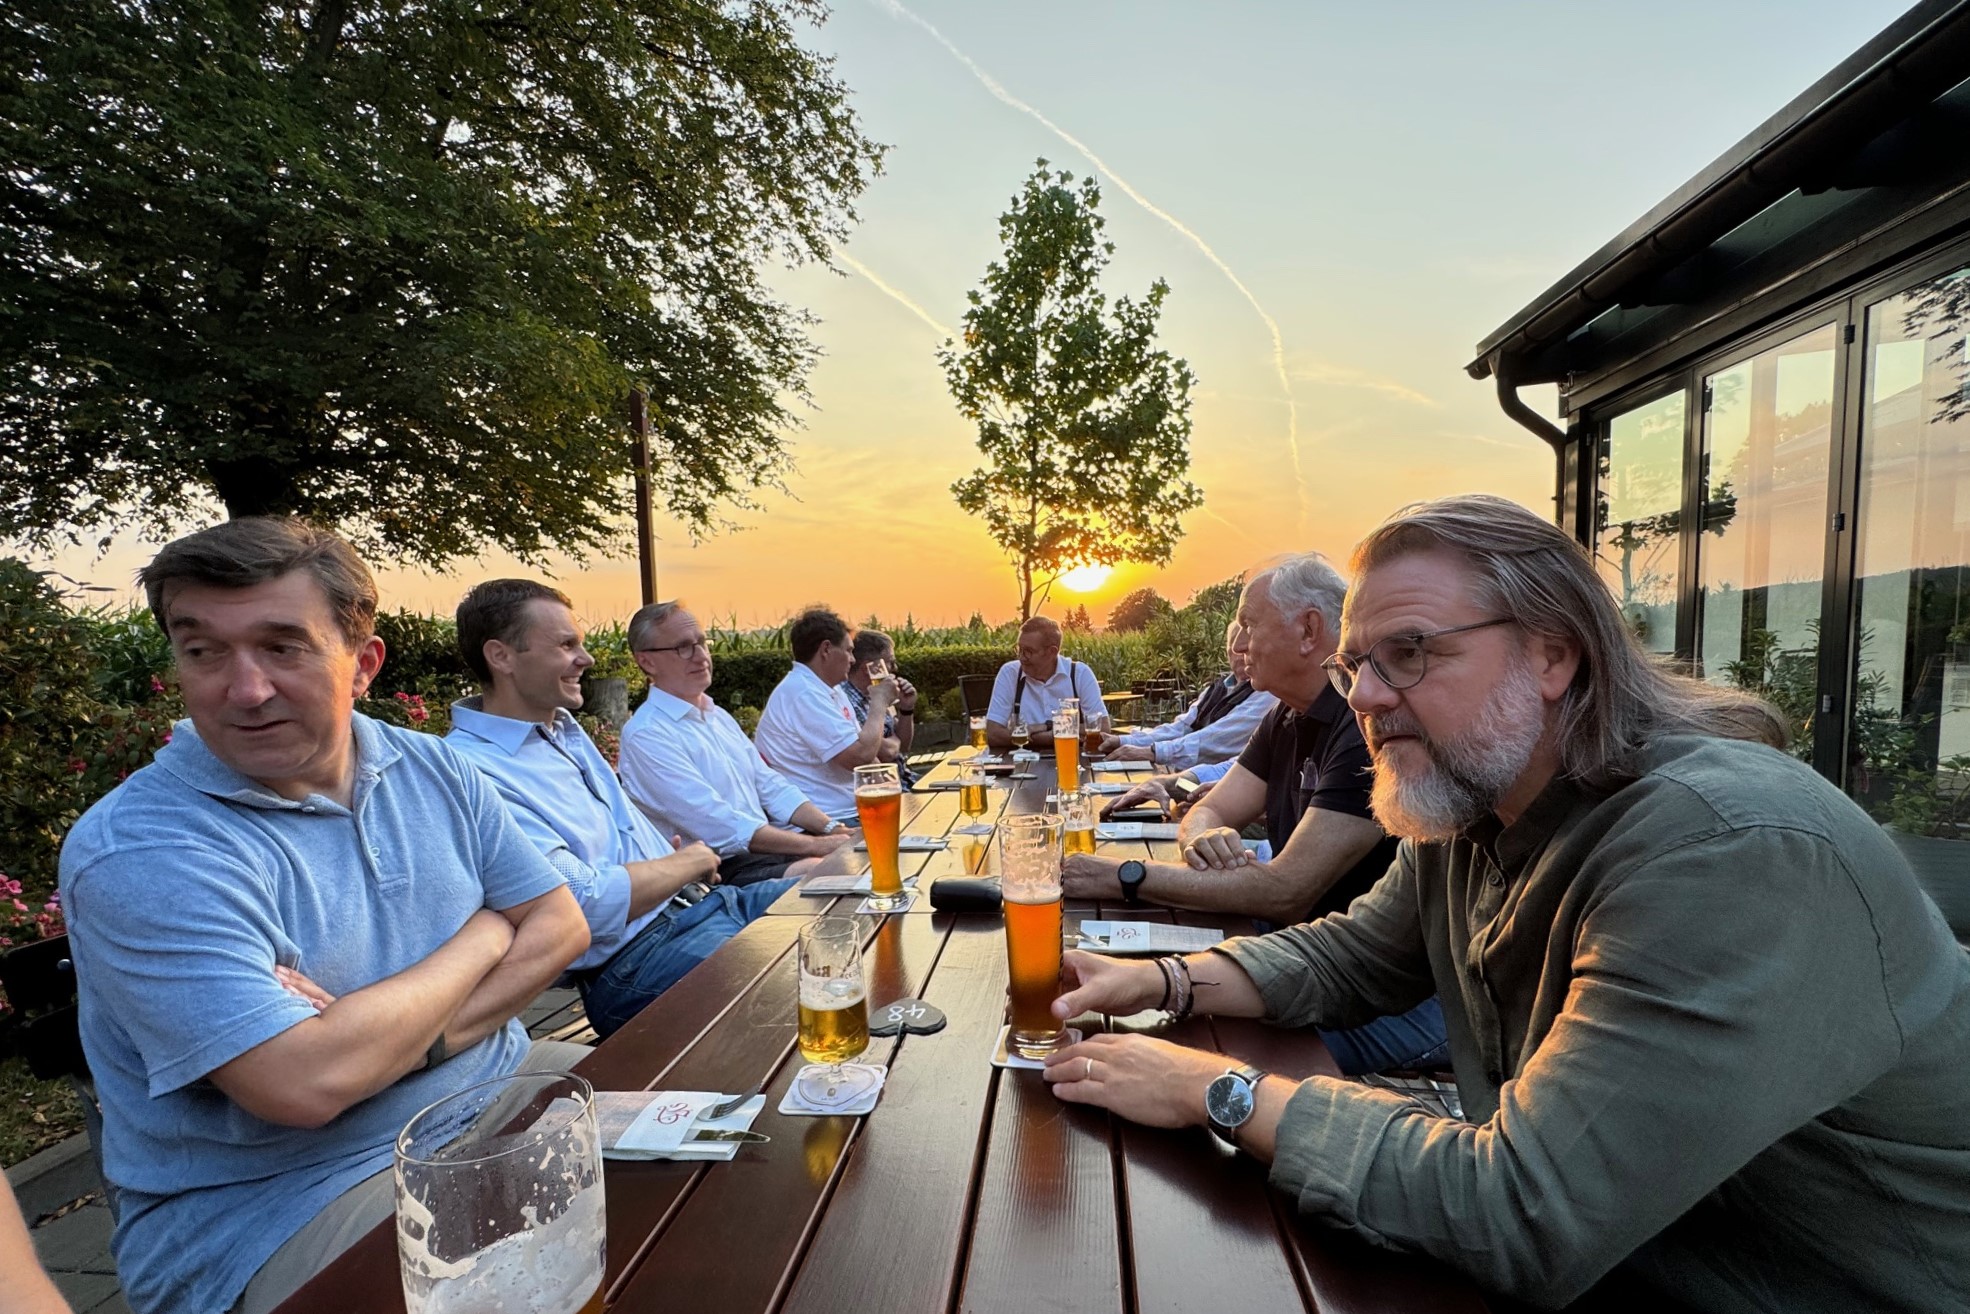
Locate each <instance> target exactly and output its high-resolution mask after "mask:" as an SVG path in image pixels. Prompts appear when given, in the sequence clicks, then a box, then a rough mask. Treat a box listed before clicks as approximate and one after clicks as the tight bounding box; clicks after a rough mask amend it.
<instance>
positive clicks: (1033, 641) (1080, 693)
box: [985, 616, 1108, 753]
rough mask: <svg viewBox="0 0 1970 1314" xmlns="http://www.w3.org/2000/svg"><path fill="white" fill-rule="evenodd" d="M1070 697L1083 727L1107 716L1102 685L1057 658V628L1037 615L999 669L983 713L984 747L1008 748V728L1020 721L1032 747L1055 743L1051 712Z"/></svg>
mask: <svg viewBox="0 0 1970 1314" xmlns="http://www.w3.org/2000/svg"><path fill="white" fill-rule="evenodd" d="M1068 698H1078V699H1080V700H1081V724H1082V725H1086V724H1088V722H1090V721H1093V720H1095V719H1096V718H1099V717H1105V716H1107V715H1108V708H1107V707H1105V706H1103V704H1102V701H1101V682H1100V681H1098V680H1096V679H1095V676H1094V671H1093V670H1092V669H1090V668H1089V666H1088V664H1087V663H1086V662H1077V661H1075V660H1074V659H1073V658H1072V657H1062V656H1061V655H1060V625H1059V623H1058V622H1056V621H1053V620H1050V619H1048V618H1047V617H1045V616H1035V617H1033V618H1032V619H1031V620H1029V621H1027V622H1026V623H1025V624H1024V625H1022V626H1020V627H1019V659H1018V660H1017V661H1010V662H1007V663H1006V664H1005V665H1004V666H1001V667H1000V668H999V675H998V678H997V679H996V680H994V681H993V682H992V702H991V705H990V707H988V708H987V709H986V712H985V743H986V745H987V746H989V747H990V748H991V750H992V751H993V752H994V753H1003V752H1005V751H1006V750H1007V749H1008V748H1011V747H1012V726H1013V723H1014V722H1015V721H1024V722H1025V723H1026V727H1027V730H1028V731H1029V732H1030V737H1029V739H1028V742H1029V743H1031V744H1032V746H1033V747H1035V748H1046V747H1048V746H1050V745H1051V744H1052V743H1053V726H1052V724H1051V722H1052V720H1053V713H1054V709H1055V708H1057V707H1059V706H1060V704H1061V703H1062V702H1063V701H1064V700H1066V699H1068Z"/></svg>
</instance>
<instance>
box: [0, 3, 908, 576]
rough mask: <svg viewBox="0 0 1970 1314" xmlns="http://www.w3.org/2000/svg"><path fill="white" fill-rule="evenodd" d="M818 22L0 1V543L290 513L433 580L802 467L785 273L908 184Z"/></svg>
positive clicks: (746, 8) (793, 11)
mask: <svg viewBox="0 0 1970 1314" xmlns="http://www.w3.org/2000/svg"><path fill="white" fill-rule="evenodd" d="M825 16H826V9H825V7H824V6H823V5H822V4H821V3H820V2H819V0H720V2H719V3H684V4H679V3H675V0H528V2H527V3H520V4H515V3H498V4H494V3H485V2H484V0H429V2H428V3H409V2H408V0H283V2H282V3H272V2H271V0H143V2H133V0H0V30H4V31H6V32H7V34H8V35H7V38H6V40H5V44H4V46H0V51H3V52H4V53H0V160H4V161H5V165H6V167H5V169H4V170H0V533H4V534H8V535H12V536H16V537H20V538H24V539H26V540H28V541H29V542H31V543H34V544H36V545H37V546H43V547H45V546H49V545H51V544H53V543H55V542H57V541H59V540H62V539H67V540H70V541H74V540H76V539H77V538H78V537H79V535H80V534H81V533H82V532H84V531H94V530H108V529H113V528H115V527H116V526H118V525H120V524H123V523H129V522H134V523H136V524H139V525H141V526H143V527H145V528H146V529H148V530H150V531H152V532H154V533H155V532H163V531H168V530H171V529H174V528H176V527H178V526H181V525H183V524H186V523H189V522H194V521H202V520H204V519H206V518H208V517H209V514H210V508H211V505H212V503H213V502H214V501H215V500H216V501H217V502H218V503H220V504H222V505H223V506H224V507H225V508H226V510H227V511H228V512H230V513H231V514H234V515H239V514H246V513H253V512H269V511H298V512H303V513H306V514H309V515H312V516H315V517H317V518H320V519H323V520H326V521H329V522H332V523H335V524H338V525H340V526H341V527H342V528H343V529H344V530H345V531H346V532H349V533H350V534H351V536H352V537H354V538H355V539H357V540H358V542H359V543H360V544H361V545H362V546H364V547H366V548H368V549H371V550H381V551H384V552H388V553H391V554H394V555H397V556H401V557H405V558H409V559H412V560H416V561H420V562H425V563H431V564H436V563H440V562H442V561H444V560H447V559H449V558H453V557H456V556H459V555H465V554H470V553H473V552H476V551H478V550H481V549H483V548H485V547H487V546H494V545H496V546H498V547H501V548H505V549H508V550H510V551H513V552H516V553H518V554H520V555H521V556H523V557H527V558H536V557H538V556H540V555H542V554H543V553H545V552H546V551H547V550H548V549H550V548H558V549H562V550H565V551H567V552H570V553H572V554H574V555H577V556H580V555H582V554H583V553H584V552H585V551H587V550H592V549H596V548H601V547H604V546H613V545H614V544H615V542H616V541H617V538H618V535H619V534H620V532H621V531H620V529H619V528H618V526H619V524H620V513H621V511H622V510H623V508H624V506H625V505H626V500H627V489H628V487H629V476H630V470H629V459H630V458H629V444H628V441H627V436H626V431H625V421H624V418H623V414H624V399H625V397H626V395H627V393H628V391H629V390H630V389H631V388H632V387H635V386H642V387H645V388H647V389H648V390H649V393H650V401H651V405H650V410H651V423H652V433H653V448H654V450H655V455H656V461H655V465H656V469H655V470H654V471H653V477H654V479H655V481H656V486H657V488H658V490H659V494H660V496H661V497H662V498H663V499H664V500H665V502H666V503H667V504H668V506H669V508H670V510H671V511H672V512H673V513H675V514H676V515H678V516H680V517H681V518H683V519H684V520H685V521H687V522H688V523H689V524H690V525H691V526H692V527H693V528H694V529H699V530H702V529H706V528H709V527H710V526H711V525H713V524H714V523H715V522H716V519H717V512H718V508H719V506H720V505H721V504H722V503H735V504H741V505H742V504H744V503H745V501H746V497H747V494H748V491H749V490H752V489H756V488H758V487H761V486H763V485H766V484H770V483H772V482H774V481H776V480H777V479H778V478H779V477H780V476H781V474H782V473H783V472H784V470H785V468H786V458H785V454H784V449H783V444H782V438H781V432H782V430H783V429H784V428H785V427H786V426H787V425H788V424H789V423H790V422H791V418H792V417H791V415H790V413H789V411H788V410H787V404H788V401H789V399H798V398H800V397H801V396H802V395H803V385H804V379H805V377H806V374H807V371H808V368H809V365H810V363H811V361H812V358H813V348H812V346H811V344H810V343H809V342H808V340H807V338H806V336H805V332H804V327H805V325H806V323H807V322H808V321H807V318H806V316H805V315H804V314H803V313H802V312H800V311H798V310H796V309H794V308H792V307H789V306H787V305H785V304H783V303H781V302H780V301H778V300H777V299H776V298H775V297H773V296H772V295H771V294H770V293H769V292H768V290H767V289H766V288H765V286H764V285H763V284H762V282H761V281H760V275H759V270H760V268H761V265H762V263H763V262H764V261H765V260H767V259H780V260H785V261H789V262H800V261H804V260H819V259H825V258H826V257H827V253H828V250H829V246H830V243H831V241H833V240H834V239H836V238H838V237H839V236H840V235H841V234H842V233H843V232H844V231H845V228H846V225H847V224H848V223H849V222H850V220H851V219H852V217H853V215H852V211H851V209H850V202H851V201H852V200H853V198H854V197H855V196H856V195H857V194H858V193H859V192H860V191H861V189H862V187H863V186H864V185H865V184H866V182H867V180H868V178H869V176H870V175H871V173H872V172H873V171H874V170H875V169H876V167H877V166H878V164H879V155H880V151H879V148H878V147H877V146H875V144H874V143H872V142H870V141H869V140H868V139H867V138H865V137H864V136H863V135H862V133H861V131H860V129H859V127H858V126H857V122H856V119H855V116H854V114H853V112H852V111H851V109H850V108H849V105H848V102H847V91H846V88H845V87H844V86H843V85H842V84H841V83H840V82H839V81H838V80H837V79H836V77H835V76H834V73H833V71H832V68H831V65H830V62H829V61H828V60H826V59H823V58H820V57H817V56H815V55H813V54H810V53H809V52H807V51H805V50H803V49H802V48H801V47H800V46H799V44H798V42H797V39H796V38H797V29H798V28H799V27H801V26H802V25H805V24H810V23H817V22H819V21H821V20H822V19H824V18H825Z"/></svg>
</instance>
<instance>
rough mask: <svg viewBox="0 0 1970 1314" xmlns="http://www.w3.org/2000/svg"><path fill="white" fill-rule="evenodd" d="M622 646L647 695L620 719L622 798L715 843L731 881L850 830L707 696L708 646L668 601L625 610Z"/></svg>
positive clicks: (787, 869) (802, 857) (838, 842)
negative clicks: (770, 762) (646, 681)
mask: <svg viewBox="0 0 1970 1314" xmlns="http://www.w3.org/2000/svg"><path fill="white" fill-rule="evenodd" d="M629 647H630V651H631V652H632V653H633V654H634V655H635V657H636V665H637V666H638V667H639V668H641V670H642V671H643V674H645V675H647V676H648V677H649V678H650V696H649V697H648V698H646V699H644V701H643V705H642V706H641V707H639V708H637V709H636V711H635V713H634V714H633V715H632V716H631V717H630V718H629V724H628V725H626V726H624V727H623V732H622V748H621V751H620V752H619V753H618V755H617V761H616V769H617V771H618V772H619V773H620V774H621V775H622V782H623V786H624V787H625V788H626V789H627V790H628V791H629V797H630V800H631V801H632V802H634V803H635V804H636V806H637V807H639V808H641V809H642V810H643V811H644V813H646V814H647V815H648V816H649V817H650V819H651V820H652V821H654V822H656V823H657V825H658V826H659V827H661V828H662V829H663V830H664V831H665V832H666V833H674V834H678V835H682V836H684V837H685V838H686V839H693V840H700V841H702V842H703V843H705V844H708V845H710V846H711V847H712V848H713V849H716V850H717V851H718V854H719V857H720V859H721V861H720V863H719V868H718V874H719V877H720V879H721V880H723V881H725V882H726V883H727V884H731V885H747V884H751V883H752V882H753V881H757V880H768V879H772V878H774V877H778V876H799V875H802V874H803V873H805V872H806V871H807V870H808V869H809V868H810V867H812V866H813V865H814V862H815V861H817V860H819V859H820V858H823V857H825V856H827V855H828V854H830V853H832V852H834V851H835V850H836V849H838V848H840V847H842V846H843V845H844V844H850V843H853V842H854V838H855V837H854V835H853V834H852V833H850V832H849V831H848V829H847V828H846V827H844V826H841V825H840V824H838V823H836V822H835V821H834V820H833V819H832V818H830V817H829V816H828V814H827V813H825V812H823V811H821V809H819V808H817V807H815V806H814V805H813V804H812V803H810V802H808V801H807V796H806V795H804V794H803V793H801V791H800V789H799V788H798V787H797V786H796V785H794V784H793V783H792V782H791V781H789V780H787V779H786V778H785V777H784V776H782V775H780V774H779V773H778V772H776V771H774V770H773V769H772V768H771V767H769V766H767V765H766V763H765V761H764V760H762V759H761V758H760V756H759V750H758V749H756V748H754V747H753V743H752V741H751V740H750V739H747V738H746V732H745V731H743V730H741V729H739V723H738V722H737V721H734V720H733V719H732V717H731V714H730V713H728V712H727V711H726V710H725V709H724V708H722V707H720V706H719V705H718V704H717V703H715V702H713V701H712V699H711V695H710V694H709V693H707V692H706V690H708V689H710V688H711V673H712V664H711V645H710V644H709V643H707V642H706V641H705V632H704V627H703V626H701V625H699V624H698V621H697V618H696V617H695V616H693V615H692V614H691V613H690V612H688V611H686V610H684V608H683V607H682V606H681V605H680V604H678V603H676V602H658V603H652V604H651V605H650V606H647V607H644V608H643V609H642V610H641V611H638V612H637V613H636V614H635V615H634V616H632V617H630V619H629Z"/></svg>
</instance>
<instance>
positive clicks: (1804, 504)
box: [1696, 324, 1839, 762]
mask: <svg viewBox="0 0 1970 1314" xmlns="http://www.w3.org/2000/svg"><path fill="white" fill-rule="evenodd" d="M1838 342H1839V328H1838V326H1837V325H1834V324H1827V325H1825V326H1823V327H1821V328H1817V329H1814V330H1812V331H1811V332H1809V333H1804V334H1801V335H1800V336H1799V337H1796V338H1793V339H1792V340H1790V341H1788V342H1784V343H1781V344H1780V345H1778V346H1776V347H1773V348H1772V349H1771V350H1769V351H1764V352H1760V353H1759V354H1758V355H1756V356H1753V357H1751V358H1750V359H1748V360H1744V361H1741V362H1739V363H1738V364H1735V365H1732V366H1730V367H1729V368H1727V369H1723V370H1719V371H1718V372H1717V373H1715V374H1712V375H1710V376H1709V377H1707V378H1706V379H1705V380H1704V389H1703V391H1704V399H1705V410H1704V414H1703V503H1702V505H1703V514H1702V520H1703V523H1702V529H1701V532H1700V533H1699V534H1698V535H1697V548H1696V551H1697V571H1698V588H1697V626H1696V658H1697V666H1698V669H1699V670H1700V671H1701V672H1702V674H1703V676H1704V678H1706V679H1709V680H1711V681H1714V682H1716V683H1718V684H1728V685H1733V686H1735V687H1737V688H1740V689H1749V690H1751V691H1753V692H1755V693H1758V694H1759V695H1761V696H1762V697H1764V698H1765V699H1766V700H1768V701H1769V702H1771V703H1772V704H1773V705H1774V706H1776V707H1777V708H1778V709H1779V710H1780V711H1781V712H1783V713H1784V714H1785V717H1786V720H1787V721H1788V722H1790V723H1791V726H1792V735H1793V742H1792V751H1793V753H1794V754H1795V755H1797V756H1798V757H1801V758H1803V759H1805V760H1806V761H1809V762H1810V761H1811V760H1812V757H1813V746H1812V727H1813V719H1814V713H1815V711H1816V710H1817V705H1818V702H1819V626H1820V602H1821V594H1822V576H1823V575H1824V574H1825V564H1826V537H1827V497H1828V486H1827V478H1828V474H1829V472H1830V470H1831V467H1832V450H1833V384H1834V371H1835V368H1836V365H1837V353H1836V350H1835V348H1836V346H1837V344H1838Z"/></svg>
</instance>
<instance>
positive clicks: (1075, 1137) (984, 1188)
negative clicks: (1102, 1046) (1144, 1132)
mask: <svg viewBox="0 0 1970 1314" xmlns="http://www.w3.org/2000/svg"><path fill="white" fill-rule="evenodd" d="M1099 1024H1100V1023H1099V1019H1097V1018H1084V1019H1078V1020H1077V1021H1076V1022H1075V1025H1076V1026H1079V1027H1080V1028H1081V1029H1082V1030H1083V1031H1089V1030H1095V1029H1098V1028H1099ZM997 1076H998V1082H997V1093H996V1096H995V1098H994V1099H993V1101H992V1108H991V1114H990V1123H989V1126H988V1128H987V1132H986V1142H987V1148H986V1155H985V1164H984V1169H983V1171H982V1173H981V1174H980V1179H979V1186H978V1200H977V1206H976V1209H975V1211H974V1213H973V1218H972V1231H971V1250H970V1254H969V1256H968V1257H967V1261H966V1265H965V1272H964V1278H963V1289H962V1292H961V1294H960V1297H959V1303H958V1308H959V1309H960V1310H962V1311H965V1314H994V1312H995V1311H1005V1312H1006V1314H1031V1311H1033V1310H1071V1311H1074V1312H1075V1314H1099V1311H1103V1310H1117V1311H1121V1310H1125V1309H1126V1308H1127V1304H1126V1300H1125V1296H1124V1276H1125V1272H1126V1270H1127V1267H1128V1245H1127V1234H1126V1232H1125V1231H1124V1230H1123V1227H1122V1224H1121V1220H1120V1218H1119V1216H1118V1209H1117V1199H1116V1192H1117V1180H1116V1171H1117V1170H1116V1164H1115V1157H1114V1140H1113V1137H1114V1130H1113V1128H1112V1127H1111V1125H1110V1121H1109V1117H1108V1114H1107V1113H1106V1112H1105V1111H1104V1110H1101V1109H1097V1108H1093V1107H1091V1106H1089V1105H1085V1104H1063V1103H1061V1102H1060V1101H1059V1100H1057V1099H1055V1098H1054V1097H1053V1095H1052V1093H1051V1092H1050V1091H1048V1090H1047V1088H1046V1082H1045V1081H1044V1080H1042V1079H1041V1076H1040V1074H1039V1073H1038V1072H1033V1071H1022V1070H1019V1069H1015V1068H1006V1069H1002V1070H1000V1071H999V1072H998V1073H997Z"/></svg>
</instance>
